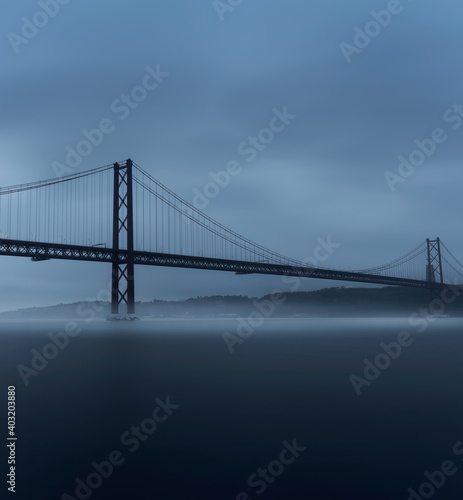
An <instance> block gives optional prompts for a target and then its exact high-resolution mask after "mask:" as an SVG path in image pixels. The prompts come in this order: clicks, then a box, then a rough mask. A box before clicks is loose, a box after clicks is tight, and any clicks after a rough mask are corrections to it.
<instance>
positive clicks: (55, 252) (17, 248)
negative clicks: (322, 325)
mask: <svg viewBox="0 0 463 500" xmlns="http://www.w3.org/2000/svg"><path fill="white" fill-rule="evenodd" d="M0 255H9V256H16V257H30V258H32V259H34V260H48V259H64V260H78V261H90V262H107V263H111V262H113V261H114V260H118V261H119V262H120V261H124V260H125V259H126V258H127V251H125V250H119V251H118V252H117V254H116V252H114V251H113V250H112V249H111V248H102V247H96V246H78V245H62V244H56V243H37V242H32V241H19V240H10V239H0ZM134 259H135V264H139V265H146V266H165V267H182V268H189V269H205V270H210V271H228V272H235V273H238V274H270V275H280V276H297V277H301V278H316V279H326V280H337V281H354V282H359V283H375V284H383V285H395V286H406V287H414V288H426V289H431V288H434V289H441V288H442V285H441V284H440V283H433V282H430V281H422V280H414V279H409V278H399V277H389V276H380V275H375V274H364V273H356V272H350V271H340V270H333V269H322V268H314V267H304V266H301V267H297V266H289V265H282V264H269V263H260V262H246V261H237V260H226V259H213V258H208V257H194V256H185V255H173V254H165V253H154V252H139V251H135V252H134ZM447 286H455V285H450V284H449V285H447Z"/></svg>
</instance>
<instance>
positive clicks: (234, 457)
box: [0, 318, 463, 500]
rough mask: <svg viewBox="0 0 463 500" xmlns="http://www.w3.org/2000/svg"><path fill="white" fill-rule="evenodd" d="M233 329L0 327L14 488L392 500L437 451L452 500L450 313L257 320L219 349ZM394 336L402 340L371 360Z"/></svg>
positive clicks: (457, 421)
mask: <svg viewBox="0 0 463 500" xmlns="http://www.w3.org/2000/svg"><path fill="white" fill-rule="evenodd" d="M237 325H238V323H237V321H236V320H235V319H226V320H207V319H206V320H198V319H196V320H175V319H171V320H168V319H165V320H153V321H143V320H141V321H137V322H131V323H112V322H97V321H94V322H91V323H85V322H79V323H78V324H77V325H72V324H71V325H69V324H68V325H67V327H68V329H69V328H71V330H68V331H70V332H71V333H73V334H74V336H73V337H68V338H67V345H64V344H66V338H65V337H63V336H62V335H58V336H57V337H56V335H57V334H58V333H59V332H62V331H63V330H64V328H65V322H63V321H48V322H44V321H42V322H37V321H29V322H24V321H16V322H13V321H11V322H2V323H0V332H1V333H0V347H1V351H0V352H1V354H0V360H1V380H2V385H3V390H4V398H3V399H4V409H5V411H2V414H3V417H2V422H4V432H3V434H4V440H5V442H6V418H4V417H5V415H6V388H7V386H8V385H15V386H16V388H17V389H16V392H17V394H16V397H17V429H16V430H17V437H18V441H17V458H18V460H17V474H16V478H17V488H16V489H17V493H16V497H15V498H25V499H34V500H35V499H40V500H42V499H43V500H45V499H46V500H52V499H61V498H64V499H66V498H67V499H68V500H69V499H71V498H84V497H86V498H90V499H92V500H93V499H95V500H97V499H105V500H106V499H118V498H125V499H158V498H159V499H163V500H169V499H188V500H190V499H191V500H195V499H198V500H199V499H201V500H202V499H214V500H225V499H233V500H235V499H238V500H247V499H248V498H249V499H256V498H263V499H269V500H270V499H279V500H286V499H309V498H313V499H350V498H352V499H359V500H362V499H374V500H383V499H384V500H396V499H397V500H399V499H408V498H409V497H410V493H408V492H407V489H408V488H414V489H415V490H416V491H417V492H418V491H419V487H420V485H421V484H422V483H424V482H426V481H428V479H427V478H426V477H425V472H426V471H428V472H430V473H432V472H433V471H436V470H440V468H441V466H442V463H443V462H444V461H447V460H451V461H452V462H453V463H454V469H452V470H453V471H454V473H453V474H452V475H449V476H445V483H444V484H442V486H440V487H439V488H438V487H437V486H434V487H433V488H434V490H435V491H434V493H433V498H434V499H445V500H453V499H455V500H456V499H461V498H463V462H462V461H461V459H460V456H459V454H458V453H456V452H458V451H459V450H460V451H461V458H463V444H462V445H461V448H459V445H458V442H459V441H463V425H462V423H463V394H462V382H463V328H462V327H463V322H462V320H456V319H452V318H447V319H437V320H435V321H427V320H426V321H422V323H421V325H414V326H411V325H410V324H409V323H408V321H407V320H406V319H352V318H350V319H328V318H326V319H325V318H323V319H269V320H266V322H265V323H264V324H262V325H260V326H258V327H256V328H254V329H252V330H250V329H246V331H247V334H246V335H247V338H246V339H240V342H239V343H238V342H237V343H235V344H234V346H233V347H234V353H233V354H231V353H230V351H229V349H228V348H227V345H226V342H225V340H224V338H223V335H224V333H225V332H227V333H229V334H230V336H228V339H232V338H233V337H231V334H233V335H236V332H237ZM73 328H78V330H75V329H74V330H73ZM419 330H424V331H421V332H420V331H419ZM402 331H407V332H408V333H409V334H410V336H409V338H408V343H409V345H407V346H402V347H401V352H400V354H399V355H397V349H396V351H391V352H393V353H394V352H395V354H394V356H395V357H396V359H390V356H389V363H388V358H387V357H385V356H384V355H383V356H380V357H379V358H377V356H378V354H380V353H384V349H383V348H382V347H380V344H381V343H385V344H390V343H391V342H397V336H398V335H399V333H400V332H402ZM250 332H251V333H250ZM76 333H77V335H76ZM49 334H52V335H54V336H55V340H56V342H57V343H60V345H61V347H60V348H58V347H56V348H54V347H50V346H49V345H48V347H47V344H50V343H51V339H50V336H49ZM403 338H405V337H403ZM410 339H412V340H413V341H412V343H410ZM394 346H396V344H393V346H392V347H391V349H393V348H394ZM34 349H35V350H36V351H33V350H34ZM44 350H45V351H44ZM37 353H39V356H37ZM40 354H45V355H46V357H47V356H48V358H50V359H46V357H45V358H42V357H41V356H40ZM34 357H35V359H34V364H32V362H33V358H34ZM375 358H377V359H378V360H379V363H380V364H381V363H383V365H382V367H383V369H381V370H379V371H378V372H376V371H375V369H374V368H373V369H372V368H370V372H368V374H369V377H370V380H367V379H365V380H366V382H367V383H368V385H367V384H365V385H363V386H361V387H360V389H359V390H360V395H357V394H356V390H355V388H354V386H353V383H352V380H351V379H352V377H351V376H352V375H353V374H356V375H358V376H359V377H364V374H363V372H364V368H365V360H369V361H371V362H372V363H374V361H375ZM386 364H389V366H388V367H385V365H386ZM18 366H19V367H20V368H19V370H18ZM34 367H35V368H34ZM20 371H21V373H22V375H21V374H20V373H19V372H20ZM374 377H376V378H375V379H374V380H372V379H373V378H374ZM357 380H358V379H357ZM159 401H160V402H161V409H157V408H158V407H159V406H160V403H159ZM166 403H167V408H166ZM169 403H170V405H169ZM153 410H155V415H156V416H157V419H158V420H159V421H158V422H157V423H156V422H155V420H154V419H153ZM137 428H138V429H139V430H138V431H137ZM135 433H138V434H135ZM294 440H296V441H295V443H296V444H297V446H298V448H297V449H296V451H293V455H291V452H290V451H287V452H284V453H283V455H282V451H283V449H284V448H285V444H284V442H285V443H286V447H288V446H289V447H290V448H291V447H292V449H293V450H294ZM297 450H299V451H297ZM112 453H113V454H112ZM111 454H112V455H111ZM110 455H111V456H112V458H113V459H114V462H115V464H113V465H110V466H107V465H106V468H105V464H104V463H103V462H108V460H109V458H110ZM282 458H283V461H286V462H287V463H286V464H283V463H282V460H281V459H282ZM116 459H117V460H116ZM2 462H3V467H4V470H5V471H6V452H5V454H4V459H2ZM289 462H291V463H289ZM102 463H103V465H102V467H103V468H102V469H101V468H100V472H99V473H97V472H96V470H97V469H96V468H98V467H99V466H98V464H102ZM92 464H93V465H92ZM269 467H270V471H269ZM110 468H112V469H113V470H112V471H111V470H110ZM259 469H260V474H265V475H264V476H262V477H261V478H259V477H258V475H259ZM5 473H6V472H5ZM103 473H104V474H103ZM104 475H106V476H107V477H103V476H104ZM4 477H5V476H4ZM436 477H437V476H436ZM80 481H81V482H80ZM86 482H90V484H91V485H92V486H91V487H90V488H89V486H88V485H86V486H82V484H85V483H86ZM100 483H101V484H100ZM79 485H80V486H79ZM6 487H7V486H6V484H5V483H4V485H3V486H2V488H3V490H4V491H5V494H6V493H7V490H6ZM79 488H80V489H79ZM76 490H77V491H76ZM422 491H423V492H424V493H425V494H426V493H429V491H430V490H429V489H426V487H425V489H424V490H422ZM63 495H64V496H63ZM2 498H3V493H2ZM417 498H419V497H417Z"/></svg>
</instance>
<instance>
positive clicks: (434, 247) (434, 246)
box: [426, 238, 444, 301]
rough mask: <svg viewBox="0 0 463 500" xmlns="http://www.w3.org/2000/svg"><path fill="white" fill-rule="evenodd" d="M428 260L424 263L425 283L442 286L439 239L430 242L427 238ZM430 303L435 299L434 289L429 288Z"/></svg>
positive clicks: (442, 276)
mask: <svg viewBox="0 0 463 500" xmlns="http://www.w3.org/2000/svg"><path fill="white" fill-rule="evenodd" d="M426 244H427V251H428V260H427V263H426V281H430V282H431V283H440V284H441V285H442V288H443V286H444V275H443V273H442V256H441V250H440V239H439V238H436V239H435V240H430V239H429V238H427V240H426ZM429 291H430V297H431V301H432V300H433V299H434V298H435V296H434V295H435V292H436V289H434V288H430V289H429Z"/></svg>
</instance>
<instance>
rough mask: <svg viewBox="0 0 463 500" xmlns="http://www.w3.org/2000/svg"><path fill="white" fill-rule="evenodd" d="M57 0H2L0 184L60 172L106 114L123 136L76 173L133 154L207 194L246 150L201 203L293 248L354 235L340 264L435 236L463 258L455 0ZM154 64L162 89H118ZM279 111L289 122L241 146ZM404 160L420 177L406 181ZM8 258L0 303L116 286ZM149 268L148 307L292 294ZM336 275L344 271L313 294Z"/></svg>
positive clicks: (263, 282) (281, 248)
mask: <svg viewBox="0 0 463 500" xmlns="http://www.w3.org/2000/svg"><path fill="white" fill-rule="evenodd" d="M61 2H62V3H58V4H56V3H55V2H54V1H52V0H51V1H50V2H49V3H48V4H47V3H46V2H42V5H40V4H39V3H38V2H36V1H29V0H24V1H22V2H9V3H8V5H7V6H4V10H3V13H2V16H1V19H0V36H1V40H2V42H1V44H0V55H1V61H2V64H1V66H0V74H1V78H0V96H1V108H0V111H1V114H0V126H1V135H0V141H1V142H0V144H1V156H2V161H1V167H0V168H1V181H0V184H1V185H2V186H8V185H12V184H19V183H23V182H30V181H34V180H41V179H47V178H53V177H55V176H56V168H55V169H54V168H53V167H52V165H53V164H55V166H56V163H54V162H59V163H61V164H65V163H66V148H67V147H68V146H69V147H71V148H75V147H76V146H77V145H78V143H79V142H80V141H82V140H83V138H84V137H83V135H82V130H84V129H87V130H91V129H95V128H97V127H99V125H100V122H101V120H102V119H104V118H108V119H110V120H111V122H112V124H113V127H112V128H113V131H112V132H111V133H107V134H105V135H104V139H103V141H102V142H101V144H100V145H98V146H95V147H94V148H93V151H92V152H91V154H89V155H88V156H87V157H85V158H83V161H82V162H81V163H80V164H79V165H78V166H77V167H72V166H71V168H72V169H73V171H76V172H78V171H83V170H87V169H90V168H94V167H98V166H100V165H104V164H108V163H111V162H114V161H118V160H122V159H125V158H129V157H131V158H132V159H133V160H134V161H136V162H137V163H138V164H139V165H140V166H142V167H143V168H144V169H145V170H147V171H148V172H150V173H151V174H152V175H153V176H155V177H156V178H157V179H159V180H160V181H161V182H162V183H163V184H165V185H167V186H168V187H169V188H171V189H172V190H173V191H175V192H176V193H177V194H179V195H180V196H182V197H183V198H184V199H186V200H187V201H189V202H193V201H194V196H195V194H194V193H197V192H198V191H196V190H199V191H201V192H203V191H204V188H205V186H206V184H207V183H208V182H210V181H211V177H210V172H219V171H221V170H224V169H225V168H226V166H227V164H228V163H229V162H230V161H232V160H235V161H237V162H238V164H239V166H240V169H239V174H238V175H235V176H232V177H231V180H230V183H229V184H228V186H226V187H225V188H223V189H220V192H219V194H218V195H217V196H215V197H214V198H211V199H209V200H208V201H209V203H208V204H207V206H205V208H204V212H205V213H207V214H208V215H210V216H211V217H213V218H214V219H216V220H218V221H220V222H222V223H223V224H225V225H226V226H228V227H230V228H232V229H234V230H235V231H237V232H239V233H241V234H243V235H244V236H246V237H248V238H250V239H252V240H254V241H255V242H257V243H260V244H262V245H264V246H266V247H268V248H271V249H273V250H276V251H278V252H281V253H283V254H285V255H288V256H289V257H293V258H297V259H304V258H305V257H308V256H312V255H313V253H314V250H315V248H316V246H317V241H316V240H317V238H326V237H327V236H328V235H330V236H331V239H332V240H333V241H334V242H336V243H338V244H340V247H339V248H337V249H336V250H335V252H334V253H333V255H331V256H330V258H329V259H328V260H327V261H326V262H324V263H323V264H324V265H326V266H329V267H338V268H350V269H358V268H367V267H369V266H372V265H375V264H381V263H383V262H386V261H390V260H393V259H394V258H395V257H398V256H400V255H402V254H404V253H406V252H407V251H408V250H409V249H411V248H413V247H415V246H416V245H417V244H418V243H420V242H421V241H423V240H424V239H426V238H427V237H431V238H434V237H436V236H440V237H441V238H442V240H443V241H445V243H446V244H447V246H448V247H449V248H450V249H452V250H453V251H454V253H455V254H457V256H459V257H463V245H462V243H463V237H462V236H461V233H460V221H461V213H462V207H461V205H462V201H461V200H462V196H461V189H462V180H463V171H462V165H461V144H462V133H463V127H462V126H461V124H462V122H461V121H459V113H461V108H458V106H457V107H456V108H455V109H453V108H454V105H455V104H456V105H461V104H463V85H462V83H463V82H462V77H463V68H462V65H461V47H462V41H463V32H462V30H461V23H462V14H463V6H462V5H461V2H458V1H456V0H453V1H451V0H440V1H439V2H435V1H433V0H420V1H409V0H403V1H402V2H400V1H399V0H393V1H392V2H389V3H388V2H387V1H385V0H381V1H372V0H368V1H367V0H364V1H361V0H359V1H355V2H346V1H345V0H336V1H335V0H284V1H283V0H280V1H277V0H243V1H242V2H241V3H240V5H237V6H235V7H231V6H230V4H229V3H228V1H227V0H223V1H222V2H213V1H212V0H202V1H192V0H169V1H167V0H164V1H161V0H150V1H147V0H146V1H142V0H140V1H137V2H131V3H130V2H115V1H114V0H112V1H109V0H106V1H105V0H99V1H97V2H95V1H90V0H79V1H77V0H70V1H68V2H67V3H65V4H64V0H61ZM232 3H235V4H237V3H239V2H237V1H234V2H232ZM44 9H45V10H48V12H49V14H44ZM372 9H373V10H374V11H375V12H376V13H375V12H373V13H372V12H371V11H372ZM384 9H386V11H384ZM379 11H383V12H379ZM47 17H49V18H48V19H47ZM375 18H376V21H375ZM34 23H35V24H38V25H40V26H41V27H38V28H36V27H35V26H34ZM365 31H366V32H367V34H365ZM368 33H369V35H368ZM147 67H150V68H151V69H152V71H153V72H154V73H155V74H157V78H158V80H159V81H158V86H157V88H155V89H150V90H148V91H147V92H146V98H145V97H144V96H143V94H136V97H138V99H139V102H138V103H135V105H134V101H133V100H132V101H131V105H132V108H130V107H126V108H124V103H123V102H122V101H120V100H119V101H118V99H121V96H122V95H123V94H129V95H130V94H131V92H132V91H133V89H134V88H135V87H136V86H139V85H143V83H144V82H145V83H146V84H148V85H149V86H150V87H153V86H154V82H155V80H156V77H153V76H151V79H149V80H148V79H145V77H146V75H147V74H148V72H147V71H148V70H147V69H146V68H147ZM160 75H161V76H160ZM162 75H163V76H162ZM161 80H162V81H161ZM126 106H128V104H126ZM285 108H286V113H287V114H289V115H291V118H290V119H286V121H287V122H288V123H287V124H285V126H284V127H283V126H282V123H283V122H281V121H280V122H278V124H277V125H275V127H278V130H279V131H278V132H275V133H274V138H273V139H272V140H270V141H269V140H268V138H269V136H268V134H267V135H265V134H266V133H265V132H263V134H264V135H261V137H264V139H265V140H266V141H267V144H265V147H262V143H259V145H258V148H259V149H261V150H259V151H258V152H257V154H253V153H251V152H249V149H248V150H247V151H248V152H247V153H246V154H245V153H244V150H245V149H246V148H245V147H244V146H243V145H242V143H243V142H247V141H248V137H249V136H256V135H258V133H259V132H260V131H261V129H263V128H266V127H268V126H269V124H270V123H271V120H272V117H273V116H274V110H275V109H277V110H279V111H280V112H284V110H285ZM273 124H276V122H275V121H274V122H273ZM435 129H441V130H440V131H439V130H437V131H436V130H435ZM433 131H434V134H435V138H436V139H438V141H434V142H433V143H430V142H429V141H426V142H423V143H421V147H422V148H423V149H426V148H427V154H426V155H425V154H424V153H423V154H422V155H420V154H419V153H418V154H414V155H413V151H414V150H416V149H418V146H417V144H416V143H415V141H416V140H424V139H428V138H430V137H431V136H432V133H433ZM240 145H241V149H239V147H240ZM246 147H247V148H249V146H246ZM400 155H403V157H404V158H406V159H409V157H410V155H412V159H411V160H412V161H414V162H415V163H417V166H416V167H414V171H413V172H412V171H411V169H410V166H408V167H402V169H401V174H400V173H399V172H398V166H399V156H400ZM254 156H255V157H254ZM422 159H423V161H421V160H422ZM248 160H251V161H248ZM420 163H421V164H420ZM385 172H389V174H388V175H389V182H388V181H387V180H386V177H385ZM392 174H394V175H396V177H394V176H391V175H392ZM397 176H400V177H397ZM391 186H392V189H391ZM0 269H1V274H2V285H1V287H0V301H1V302H0V310H7V309H12V308H17V307H24V306H32V305H45V304H53V303H57V302H72V301H77V300H81V299H86V298H89V297H95V296H96V294H97V292H98V290H100V289H102V288H105V287H106V286H107V284H108V282H109V278H110V269H109V266H107V265H103V264H94V263H75V262H71V261H69V262H57V261H49V262H41V263H32V262H31V261H30V260H29V259H25V258H12V257H2V258H1V260H0ZM142 271H143V272H142ZM136 279H137V282H136V297H137V299H139V300H151V299H153V298H163V299H173V298H184V297H189V296H197V295H209V294H234V293H238V294H249V295H260V294H265V293H268V292H270V291H272V290H273V289H274V288H277V287H279V288H283V289H284V284H282V281H281V278H279V277H265V276H263V277H262V276H235V275H234V274H227V273H215V272H205V271H193V270H181V269H180V270H179V269H163V268H149V269H146V268H145V269H143V270H142V269H140V268H138V269H137V270H136ZM346 284H347V285H349V283H346ZM323 286H333V282H329V281H324V282H322V281H315V280H313V281H310V280H307V281H306V282H305V284H304V286H303V289H305V290H309V289H313V288H320V287H323Z"/></svg>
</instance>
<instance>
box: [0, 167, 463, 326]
mask: <svg viewBox="0 0 463 500" xmlns="http://www.w3.org/2000/svg"><path fill="white" fill-rule="evenodd" d="M0 255H8V256H20V257H28V258H31V259H32V260H33V261H43V260H49V259H66V260H78V261H93V262H106V263H108V264H111V266H112V274H111V276H112V295H111V315H112V316H113V317H116V316H117V315H118V313H119V311H120V308H121V305H122V304H125V305H126V310H127V315H128V316H129V317H131V316H132V317H133V315H134V313H135V274H134V267H135V265H145V266H170V267H180V268H192V269H203V270H213V271H228V272H234V273H237V274H269V275H282V276H285V275H286V276H297V277H301V278H317V279H328V280H338V281H352V282H360V283H376V284H384V285H396V286H405V287H416V288H423V289H428V290H430V292H431V295H432V294H433V293H434V294H435V293H438V292H440V291H442V290H443V289H444V288H446V287H455V286H456V285H455V284H456V283H458V282H460V283H463V265H462V264H461V263H460V262H459V261H458V259H457V258H456V257H455V256H454V255H453V254H452V253H451V252H450V251H449V250H448V248H447V247H446V246H445V245H444V243H443V242H442V241H441V240H440V239H439V238H437V239H433V240H431V239H427V240H426V241H423V242H422V243H420V244H419V245H418V246H416V247H415V248H413V249H412V250H411V251H409V252H408V253H406V254H405V255H403V256H402V257H400V258H397V259H395V260H393V261H391V262H388V263H387V264H383V265H380V266H377V267H374V268H370V269H363V270H357V271H343V270H335V269H328V268H323V267H315V266H311V265H307V264H305V263H303V262H300V261H298V260H294V259H291V258H288V257H286V256H284V255H281V254H280V253H277V252H274V251H272V250H269V249H267V248H265V247H263V246H261V245H259V244H257V243H254V242H252V241H250V240H249V239H247V238H244V237H243V236H240V235H239V234H238V233H236V232H234V231H232V230H231V229H229V228H227V227H225V226H224V225H222V224H220V223H219V222H217V221H215V220H214V219H212V218H211V217H209V216H208V215H206V214H204V213H202V212H201V211H200V210H198V209H197V208H195V207H194V206H193V205H192V204H190V203H188V202H187V201H185V200H183V199H182V198H180V197H179V196H177V195H176V194H175V193H174V192H173V191H171V190H170V189H168V188H167V187H166V186H164V185H163V184H161V183H160V182H159V181H157V180H156V179H155V178H154V177H153V176H151V175H150V174H149V173H148V172H146V171H145V170H143V169H142V168H141V167H140V166H138V165H137V164H136V163H134V162H132V160H130V159H129V160H126V161H124V162H119V163H115V164H110V165H105V166H102V167H99V168H95V169H92V170H88V171H85V172H81V173H75V174H71V175H67V176H65V177H60V178H55V179H50V180H45V181H39V182H32V183H28V184H20V185H16V186H9V187H2V188H0ZM444 270H445V276H444Z"/></svg>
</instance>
